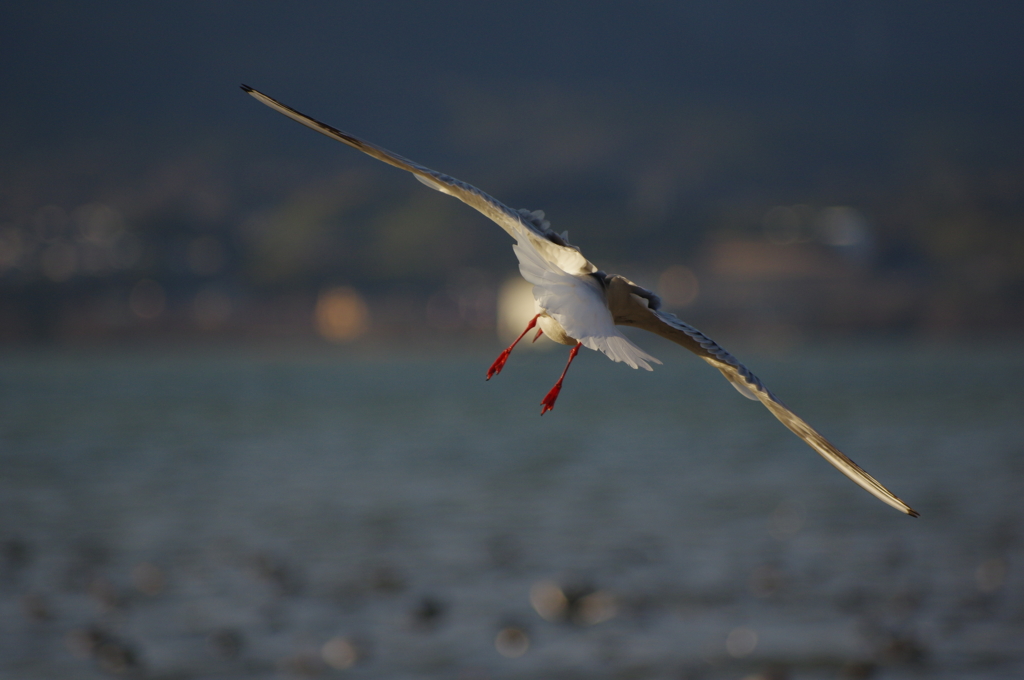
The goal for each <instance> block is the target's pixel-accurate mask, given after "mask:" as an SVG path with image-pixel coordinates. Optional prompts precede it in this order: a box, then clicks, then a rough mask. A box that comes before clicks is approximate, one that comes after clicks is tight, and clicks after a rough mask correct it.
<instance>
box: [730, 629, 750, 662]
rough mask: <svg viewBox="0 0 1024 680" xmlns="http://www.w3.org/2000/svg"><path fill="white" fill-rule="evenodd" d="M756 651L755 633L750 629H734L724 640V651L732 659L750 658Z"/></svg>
mask: <svg viewBox="0 0 1024 680" xmlns="http://www.w3.org/2000/svg"><path fill="white" fill-rule="evenodd" d="M755 649H757V631H756V630H753V629H752V628H744V627H742V626H741V627H740V628H734V629H733V630H732V631H730V632H729V636H728V637H727V638H726V639H725V651H726V653H728V654H729V656H731V657H733V658H734V659H742V658H743V657H745V656H750V654H751V653H753V651H754V650H755Z"/></svg>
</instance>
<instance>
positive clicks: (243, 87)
mask: <svg viewBox="0 0 1024 680" xmlns="http://www.w3.org/2000/svg"><path fill="white" fill-rule="evenodd" d="M241 88H242V92H253V89H252V88H251V87H249V86H248V85H246V84H245V83H242V85H241Z"/></svg>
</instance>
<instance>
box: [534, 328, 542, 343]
mask: <svg viewBox="0 0 1024 680" xmlns="http://www.w3.org/2000/svg"><path fill="white" fill-rule="evenodd" d="M542 335H544V329H543V328H538V329H537V335H535V336H533V342H537V339H538V338H540V336H542Z"/></svg>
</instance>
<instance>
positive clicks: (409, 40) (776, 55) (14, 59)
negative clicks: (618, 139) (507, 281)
mask: <svg viewBox="0 0 1024 680" xmlns="http://www.w3.org/2000/svg"><path fill="white" fill-rule="evenodd" d="M1022 19H1024V10H1021V9H1020V6H1019V5H1016V4H1015V3H967V2H963V3H925V2H921V3H889V2H877V3H874V2H856V3H821V2H783V3H765V2H704V3H682V2H636V3H616V4H613V3H589V2H557V3H539V2H538V3H519V2H501V3H484V2H477V1H474V2H441V3H437V2H411V1H400V2H381V3H367V2H308V3H280V4H270V3H248V2H173V3H170V2H167V3H160V2H150V3H138V2H111V1H107V2H93V3H79V2H39V3H6V4H5V6H4V8H3V9H2V10H0V63H2V64H3V68H2V69H0V91H2V92H3V103H2V107H0V122H2V123H3V127H2V132H0V135H2V137H0V149H6V150H7V151H8V152H31V151H32V150H34V149H39V148H44V147H52V146H54V145H56V146H57V147H58V148H59V147H60V146H62V145H66V144H69V143H73V142H76V141H81V140H90V141H96V140H99V141H103V140H117V139H128V140H135V139H140V138H145V137H147V136H148V135H150V134H153V133H154V132H160V133H162V134H163V135H166V136H167V137H168V138H171V139H181V138H184V137H188V136H190V135H199V134H218V133H220V132H223V131H226V130H230V129H232V128H237V127H240V126H241V127H245V126H253V125H258V126H259V128H258V129H260V130H264V129H265V131H271V133H272V134H278V133H280V134H285V133H283V132H282V131H283V130H284V129H285V128H284V126H279V125H269V124H268V120H269V118H268V117H267V115H266V113H267V112H266V111H261V110H259V107H255V106H253V105H252V102H251V101H246V100H245V98H244V97H242V95H241V94H240V93H239V91H238V89H237V86H238V84H239V83H240V82H246V83H248V84H251V85H253V86H255V87H258V88H261V89H263V90H265V91H268V92H270V93H273V94H274V95H275V96H277V97H279V98H281V99H284V100H285V101H289V102H295V104H296V105H297V106H299V107H300V108H305V109H308V110H309V111H311V112H331V113H332V114H333V115H334V118H332V121H335V122H337V123H338V124H339V125H342V126H347V127H348V128H349V129H352V130H354V131H360V132H362V133H363V134H365V135H367V136H370V137H371V139H372V138H375V137H374V135H375V134H376V136H377V137H379V133H380V132H382V131H384V130H388V131H389V134H388V138H389V139H391V140H395V143H400V142H404V141H406V137H412V136H414V135H423V134H425V133H429V130H431V129H432V128H433V127H434V126H435V125H436V120H437V118H438V117H439V116H441V115H443V111H442V108H441V107H443V99H444V97H443V96H442V94H443V93H444V92H446V91H450V90H451V89H452V88H460V87H462V88H474V87H479V88H490V89H492V90H493V89H498V90H506V91H507V95H508V102H509V103H508V105H509V107H510V108H511V109H517V108H520V107H528V106H530V104H531V99H530V98H531V93H532V92H533V91H534V90H535V88H536V87H537V86H538V85H539V84H542V85H545V86H549V87H552V86H553V87H556V88H569V89H574V90H582V91H587V92H598V93H600V92H607V93H608V96H609V97H629V96H632V95H633V94H635V95H636V96H637V97H638V98H656V97H661V98H664V99H667V100H673V101H677V100H683V101H694V102H702V103H711V104H714V105H723V106H728V107H730V108H732V109H736V110H744V111H751V112H753V115H758V114H759V112H761V111H767V110H772V109H777V108H778V107H783V108H785V109H787V110H796V111H800V112H802V113H801V115H816V116H823V117H825V118H830V117H836V119H837V120H838V119H842V120H847V119H852V120H861V121H863V123H864V125H865V126H866V128H871V127H872V126H876V127H877V125H879V124H882V122H884V120H886V119H887V118H889V117H892V116H894V115H915V113H917V112H921V111H942V112H945V113H946V114H948V115H955V116H963V117H967V118H969V119H978V120H984V119H989V118H997V119H1002V120H1012V119H1014V118H1019V117H1020V116H1021V115H1022V114H1024V106H1022V104H1024V94H1022V93H1024V89H1022V85H1024V79H1022V71H1024V40H1021V38H1020V31H1021V27H1022V25H1024V22H1022ZM340 113H343V120H340V121H337V120H336V117H337V116H338V115H339V114H340ZM324 115H326V113H324ZM637 115H642V114H641V113H638V114H637ZM275 122H277V121H275ZM527 132H528V131H525V130H524V134H526V133H527Z"/></svg>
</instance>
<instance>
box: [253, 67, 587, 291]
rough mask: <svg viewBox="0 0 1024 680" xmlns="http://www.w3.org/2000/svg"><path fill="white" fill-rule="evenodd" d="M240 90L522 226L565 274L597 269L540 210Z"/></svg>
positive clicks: (504, 222)
mask: <svg viewBox="0 0 1024 680" xmlns="http://www.w3.org/2000/svg"><path fill="white" fill-rule="evenodd" d="M242 90H244V91H245V92H247V93H249V94H251V95H252V96H253V97H255V98H256V99H257V100H259V101H260V102H262V103H264V104H266V105H267V106H269V107H270V108H272V109H274V110H275V111H278V112H279V113H283V114H284V115H286V116H288V117H289V118H291V119H292V120H295V121H298V122H300V123H302V124H303V125H305V126H306V127H308V128H311V129H313V130H316V131H317V132H319V133H321V134H324V135H327V136H328V137H330V138H331V139H336V140H338V141H339V142H342V143H343V144H348V145H349V146H351V147H354V148H356V149H359V150H360V151H362V152H363V153H365V154H367V155H370V156H373V157H374V158H376V159H377V160H379V161H383V162H385V163H387V164H388V165H393V166H395V167H396V168H401V169H402V170H405V171H406V172H411V173H412V174H413V175H414V176H415V177H416V179H418V180H419V181H420V182H422V183H423V184H426V185H427V186H428V187H430V188H432V189H437V190H438V191H440V192H441V193H444V194H448V195H449V196H454V197H455V198H457V199H459V200H460V201H462V202H463V203H465V204H466V205H468V206H470V207H471V208H475V209H476V210H478V211H480V212H481V213H483V214H484V215H485V216H486V217H488V218H489V219H491V220H493V221H494V222H495V223H496V224H497V225H498V226H499V227H501V228H502V229H504V230H505V231H507V232H508V233H509V235H511V236H512V237H514V238H518V235H517V233H516V232H517V230H518V229H519V228H520V227H524V228H525V229H526V230H527V231H528V232H529V233H530V235H531V236H532V238H531V240H532V241H534V243H535V244H536V246H537V248H538V249H539V250H541V251H542V252H543V253H544V256H545V257H547V258H549V259H551V260H552V261H553V262H557V263H558V265H559V266H560V267H561V268H562V269H564V270H565V271H567V272H569V273H579V274H589V273H591V272H595V271H597V267H595V266H594V265H593V264H591V263H590V262H588V261H587V259H586V258H585V257H583V255H582V254H581V253H580V251H579V249H578V248H576V247H575V246H572V245H570V244H569V242H568V241H567V240H566V234H565V233H564V232H563V234H561V235H559V234H556V233H555V232H554V231H552V230H551V225H550V223H549V222H548V221H547V220H546V219H544V213H543V212H542V211H540V210H535V211H532V212H531V211H529V210H512V209H511V208H509V207H508V206H507V205H505V204H504V203H502V202H501V201H499V200H497V199H495V198H493V197H492V196H489V195H488V194H486V193H484V192H483V191H480V190H479V189H477V188H476V187H475V186H473V185H471V184H466V183H465V182H463V181H462V180H458V179H455V178H454V177H451V176H449V175H446V174H444V173H441V172H437V171H436V170H431V169H430V168H428V167H426V166H423V165H420V164H419V163H416V162H415V161H411V160H409V159H408V158H403V157H402V156H399V155H398V154H396V153H392V152H390V151H388V150H387V149H384V148H382V147H379V146H377V145H376V144H371V143H370V142H366V141H363V140H362V139H359V138H358V137H353V136H352V135H350V134H348V133H347V132H342V131H341V130H338V129H337V128H333V127H331V126H330V125H327V124H326V123H321V122H320V121H318V120H316V119H314V118H310V117H309V116H307V115H306V114H304V113H300V112H298V111H296V110H295V109H293V108H291V107H290V106H286V105H285V104H282V103H281V102H279V101H277V100H276V99H273V98H271V97H268V96H267V95H265V94H263V93H262V92H260V91H258V90H254V89H253V88H251V87H249V86H248V85H242Z"/></svg>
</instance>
